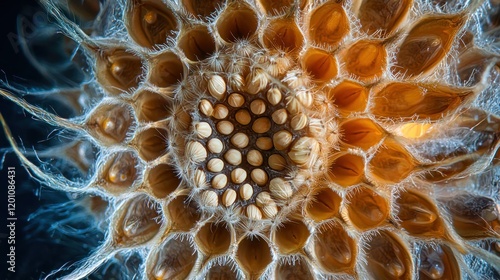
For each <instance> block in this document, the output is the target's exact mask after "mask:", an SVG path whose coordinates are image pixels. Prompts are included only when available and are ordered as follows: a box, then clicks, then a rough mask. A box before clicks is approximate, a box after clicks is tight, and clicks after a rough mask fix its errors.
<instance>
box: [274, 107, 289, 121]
mask: <svg viewBox="0 0 500 280" xmlns="http://www.w3.org/2000/svg"><path fill="white" fill-rule="evenodd" d="M271 118H272V119H273V122H274V123H276V124H284V123H285V122H286V120H287V119H288V113H287V111H286V109H279V110H277V111H275V112H274V113H273V114H272V115H271Z"/></svg>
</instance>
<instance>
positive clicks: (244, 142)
mask: <svg viewBox="0 0 500 280" xmlns="http://www.w3.org/2000/svg"><path fill="white" fill-rule="evenodd" d="M249 141H250V139H249V138H248V136H247V135H246V134H245V133H242V132H238V133H236V134H235V135H233V137H231V143H232V144H233V145H234V146H236V147H237V148H240V149H242V148H245V147H246V146H248V142H249Z"/></svg>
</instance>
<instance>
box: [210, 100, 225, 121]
mask: <svg viewBox="0 0 500 280" xmlns="http://www.w3.org/2000/svg"><path fill="white" fill-rule="evenodd" d="M228 114H229V110H228V109H227V107H226V106H224V105H222V104H217V105H215V108H214V112H213V116H214V118H216V119H218V120H222V119H225V118H226V117H227V115H228Z"/></svg>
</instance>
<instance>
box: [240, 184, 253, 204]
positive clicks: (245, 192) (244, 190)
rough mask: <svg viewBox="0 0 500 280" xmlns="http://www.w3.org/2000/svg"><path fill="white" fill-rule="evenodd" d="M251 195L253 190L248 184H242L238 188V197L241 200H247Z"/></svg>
mask: <svg viewBox="0 0 500 280" xmlns="http://www.w3.org/2000/svg"><path fill="white" fill-rule="evenodd" d="M252 195H253V188H252V186H251V185H250V184H244V185H243V186H241V187H240V196H241V198H242V199H243V200H249V199H250V198H251V197H252Z"/></svg>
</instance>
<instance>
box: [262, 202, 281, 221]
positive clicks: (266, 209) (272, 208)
mask: <svg viewBox="0 0 500 280" xmlns="http://www.w3.org/2000/svg"><path fill="white" fill-rule="evenodd" d="M261 209H262V213H263V214H264V215H265V216H266V217H268V218H274V217H275V216H276V215H277V214H278V206H276V203H274V201H272V202H271V203H270V204H268V205H264V206H263V207H262V208H261Z"/></svg>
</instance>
